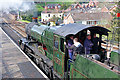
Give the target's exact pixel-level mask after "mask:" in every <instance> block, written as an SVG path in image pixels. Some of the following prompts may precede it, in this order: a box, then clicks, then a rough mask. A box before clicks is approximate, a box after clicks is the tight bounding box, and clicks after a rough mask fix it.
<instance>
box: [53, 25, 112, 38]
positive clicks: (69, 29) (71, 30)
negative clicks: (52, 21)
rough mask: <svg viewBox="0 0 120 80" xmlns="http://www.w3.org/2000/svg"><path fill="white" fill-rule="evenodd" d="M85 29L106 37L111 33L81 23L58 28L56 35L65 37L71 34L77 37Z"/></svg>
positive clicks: (98, 27)
mask: <svg viewBox="0 0 120 80" xmlns="http://www.w3.org/2000/svg"><path fill="white" fill-rule="evenodd" d="M84 29H89V30H94V31H96V32H97V33H99V34H104V35H108V32H110V31H109V30H108V29H106V28H103V27H100V26H89V25H84V24H80V23H73V24H67V25H64V26H62V27H60V28H58V29H57V30H56V31H55V32H54V33H55V34H58V35H60V36H63V37H65V36H67V35H70V34H73V35H75V34H77V33H78V32H80V31H82V30H84Z"/></svg>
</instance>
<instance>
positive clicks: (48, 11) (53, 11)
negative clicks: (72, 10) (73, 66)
mask: <svg viewBox="0 0 120 80" xmlns="http://www.w3.org/2000/svg"><path fill="white" fill-rule="evenodd" d="M42 13H63V12H62V10H58V11H57V10H47V11H45V10H44V11H42Z"/></svg>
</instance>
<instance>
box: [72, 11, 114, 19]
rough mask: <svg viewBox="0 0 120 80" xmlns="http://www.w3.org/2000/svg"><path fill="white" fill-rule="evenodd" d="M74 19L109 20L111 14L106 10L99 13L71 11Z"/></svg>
mask: <svg viewBox="0 0 120 80" xmlns="http://www.w3.org/2000/svg"><path fill="white" fill-rule="evenodd" d="M71 16H72V18H73V19H74V21H82V20H85V21H86V20H97V21H100V20H102V19H105V20H111V19H112V16H111V15H110V13H107V12H100V13H73V14H71Z"/></svg>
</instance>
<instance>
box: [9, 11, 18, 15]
mask: <svg viewBox="0 0 120 80" xmlns="http://www.w3.org/2000/svg"><path fill="white" fill-rule="evenodd" d="M9 13H10V14H12V15H18V14H17V12H15V11H10V12H9Z"/></svg>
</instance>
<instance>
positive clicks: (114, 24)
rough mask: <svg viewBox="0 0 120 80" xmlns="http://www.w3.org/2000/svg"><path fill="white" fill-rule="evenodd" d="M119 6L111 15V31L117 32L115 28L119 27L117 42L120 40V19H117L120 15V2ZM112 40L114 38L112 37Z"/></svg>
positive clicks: (116, 36)
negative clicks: (118, 14) (119, 14)
mask: <svg viewBox="0 0 120 80" xmlns="http://www.w3.org/2000/svg"><path fill="white" fill-rule="evenodd" d="M116 4H117V8H116V10H114V11H113V13H111V15H112V16H113V20H112V21H111V30H112V31H113V30H115V27H118V28H116V31H115V33H117V34H116V35H115V40H116V41H117V40H119V39H118V38H119V34H120V17H119V18H118V17H117V13H120V1H119V2H116ZM111 38H112V37H111Z"/></svg>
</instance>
